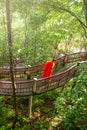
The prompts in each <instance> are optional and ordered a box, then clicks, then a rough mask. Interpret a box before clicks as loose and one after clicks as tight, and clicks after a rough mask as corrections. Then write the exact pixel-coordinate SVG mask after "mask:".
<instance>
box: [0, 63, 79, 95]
mask: <svg viewBox="0 0 87 130" xmlns="http://www.w3.org/2000/svg"><path fill="white" fill-rule="evenodd" d="M76 66H77V65H74V66H72V67H71V68H69V69H68V70H66V71H64V72H61V73H59V74H55V75H53V76H51V77H49V78H41V79H33V80H27V81H16V82H15V92H16V96H29V95H33V94H38V93H43V92H45V91H48V90H52V89H54V88H57V87H61V86H62V85H64V84H65V83H66V82H67V81H68V80H69V79H71V78H72V77H73V75H74V73H75V69H76ZM0 94H1V95H9V96H13V88H12V82H9V81H0Z"/></svg>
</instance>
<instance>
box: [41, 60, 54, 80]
mask: <svg viewBox="0 0 87 130" xmlns="http://www.w3.org/2000/svg"><path fill="white" fill-rule="evenodd" d="M53 67H54V62H53V61H47V62H46V63H45V64H44V70H43V75H42V77H43V78H47V77H49V76H51V75H52V70H53Z"/></svg>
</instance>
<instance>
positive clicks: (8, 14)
mask: <svg viewBox="0 0 87 130" xmlns="http://www.w3.org/2000/svg"><path fill="white" fill-rule="evenodd" d="M10 13H11V12H10V0H6V17H7V33H8V48H9V59H10V75H11V81H12V87H13V98H14V109H15V120H14V123H13V127H14V125H15V123H16V119H17V105H16V93H15V82H14V75H13V54H12V32H11V15H10Z"/></svg>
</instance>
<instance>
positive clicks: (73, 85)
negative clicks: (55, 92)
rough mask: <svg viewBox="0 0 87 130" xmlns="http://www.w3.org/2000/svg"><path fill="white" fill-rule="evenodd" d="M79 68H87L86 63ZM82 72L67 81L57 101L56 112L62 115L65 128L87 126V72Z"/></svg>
mask: <svg viewBox="0 0 87 130" xmlns="http://www.w3.org/2000/svg"><path fill="white" fill-rule="evenodd" d="M79 68H80V69H84V68H86V64H84V65H80V66H79ZM80 72H81V73H80V74H79V75H78V77H75V78H74V79H73V80H71V81H70V82H69V83H67V88H65V89H64V91H63V92H62V93H61V94H60V96H59V97H58V98H57V99H56V101H55V108H56V112H57V114H58V117H59V116H62V118H63V120H62V121H61V125H62V126H63V128H64V129H65V130H74V129H83V128H84V129H86V128H87V125H86V124H87V123H86V122H87V103H86V102H87V73H86V71H83V72H82V71H80Z"/></svg>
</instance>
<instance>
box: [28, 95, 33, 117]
mask: <svg viewBox="0 0 87 130" xmlns="http://www.w3.org/2000/svg"><path fill="white" fill-rule="evenodd" d="M32 100H33V95H31V96H30V98H29V118H31V116H32Z"/></svg>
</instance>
